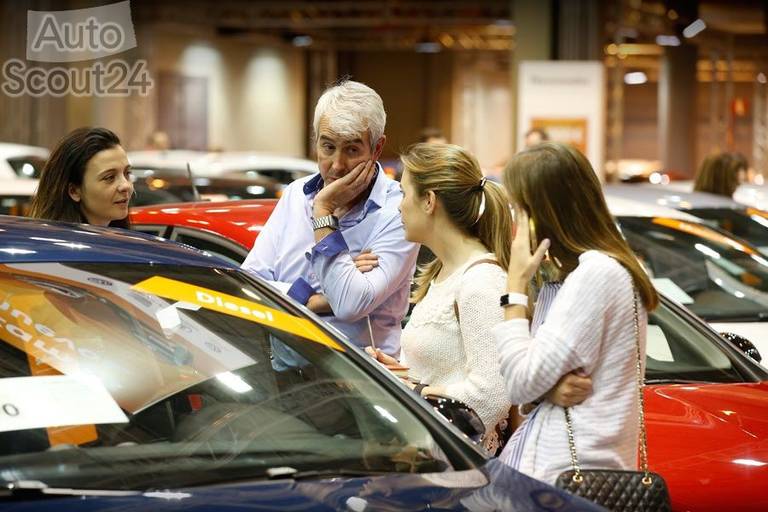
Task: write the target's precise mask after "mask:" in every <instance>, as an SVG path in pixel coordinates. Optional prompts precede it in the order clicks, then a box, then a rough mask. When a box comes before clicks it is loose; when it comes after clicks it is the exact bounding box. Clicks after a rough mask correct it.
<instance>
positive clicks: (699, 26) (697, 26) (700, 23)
mask: <svg viewBox="0 0 768 512" xmlns="http://www.w3.org/2000/svg"><path fill="white" fill-rule="evenodd" d="M705 28H707V24H706V23H704V20H702V19H701V18H699V19H697V20H696V21H694V22H693V23H691V24H690V25H688V26H687V27H685V28H684V29H683V35H684V36H685V37H687V38H688V39H690V38H692V37H695V36H696V34H698V33H699V32H701V31H702V30H704V29H705Z"/></svg>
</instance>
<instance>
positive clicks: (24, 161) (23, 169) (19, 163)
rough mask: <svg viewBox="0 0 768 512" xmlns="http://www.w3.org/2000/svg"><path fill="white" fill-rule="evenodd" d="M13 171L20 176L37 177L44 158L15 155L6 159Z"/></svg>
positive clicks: (43, 164) (41, 168) (43, 163)
mask: <svg viewBox="0 0 768 512" xmlns="http://www.w3.org/2000/svg"><path fill="white" fill-rule="evenodd" d="M8 163H9V164H10V166H11V168H12V169H13V172H15V173H16V174H17V175H18V176H20V177H22V178H39V177H40V173H41V172H42V170H43V166H45V159H44V158H40V157H39V156H15V157H12V158H9V159H8Z"/></svg>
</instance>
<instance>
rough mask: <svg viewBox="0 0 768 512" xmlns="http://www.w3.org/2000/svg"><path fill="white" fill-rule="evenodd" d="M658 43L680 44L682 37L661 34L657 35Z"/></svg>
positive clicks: (661, 44)
mask: <svg viewBox="0 0 768 512" xmlns="http://www.w3.org/2000/svg"><path fill="white" fill-rule="evenodd" d="M656 44H657V45H659V46H680V39H679V38H678V37H677V36H666V35H663V34H660V35H658V36H656Z"/></svg>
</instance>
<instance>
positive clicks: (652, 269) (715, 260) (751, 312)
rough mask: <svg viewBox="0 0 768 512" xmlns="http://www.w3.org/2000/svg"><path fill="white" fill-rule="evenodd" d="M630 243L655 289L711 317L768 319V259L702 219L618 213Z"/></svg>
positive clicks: (735, 319) (732, 319)
mask: <svg viewBox="0 0 768 512" xmlns="http://www.w3.org/2000/svg"><path fill="white" fill-rule="evenodd" d="M619 224H620V225H621V230H622V232H623V233H624V236H625V237H626V239H627V241H628V242H629V245H630V246H631V247H632V249H633V250H634V251H635V253H636V254H637V255H638V257H639V258H640V259H641V260H642V262H643V265H644V266H645V268H646V270H647V271H648V272H649V274H651V276H652V278H653V279H654V284H656V286H657V288H658V289H659V290H660V291H662V292H664V293H666V294H667V295H669V296H670V297H671V298H673V299H675V300H676V301H677V302H680V303H682V304H685V305H686V306H687V307H688V308H690V309H691V311H693V312H694V313H696V314H697V315H699V316H701V317H702V318H704V319H705V320H707V321H760V320H765V319H766V318H768V260H766V257H765V256H763V255H762V254H760V253H759V252H758V251H757V250H755V249H754V248H752V247H750V246H746V245H744V244H743V243H741V242H739V241H737V240H735V239H733V238H730V237H727V236H724V235H722V234H720V233H719V232H717V231H714V230H712V229H710V228H708V227H706V226H703V225H701V224H697V223H692V222H687V221H682V220H677V219H669V218H662V217H620V218H619Z"/></svg>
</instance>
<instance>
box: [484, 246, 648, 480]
mask: <svg viewBox="0 0 768 512" xmlns="http://www.w3.org/2000/svg"><path fill="white" fill-rule="evenodd" d="M632 302H633V291H632V281H631V277H630V274H629V272H627V270H626V269H625V268H624V267H622V266H621V265H620V264H619V263H618V262H617V261H616V260H614V259H613V258H611V257H609V256H607V255H605V254H603V253H600V252H597V251H588V252H585V253H584V254H582V255H581V256H580V257H579V265H578V266H577V267H576V269H575V270H574V271H573V272H571V274H570V275H569V276H568V277H567V278H566V279H565V281H564V282H563V285H562V287H561V288H560V291H559V292H558V294H557V296H556V297H555V299H554V302H552V305H551V308H550V310H549V312H548V314H547V316H546V319H545V320H544V323H543V324H542V325H541V327H540V328H539V329H538V331H537V332H536V336H535V338H531V336H530V331H529V327H528V321H527V320H525V319H516V320H508V321H506V322H503V323H501V324H498V325H496V326H495V327H494V328H493V336H494V338H495V339H496V343H497V346H498V349H499V352H500V354H501V372H502V375H503V376H504V382H505V385H506V389H507V396H508V397H509V399H510V400H511V401H512V402H514V403H528V402H531V401H533V400H536V399H538V398H540V397H541V396H543V395H544V394H545V393H546V392H547V391H548V390H549V389H551V388H552V387H553V386H554V385H555V384H556V383H557V381H558V379H560V377H561V376H563V375H565V374H566V373H568V372H571V371H573V370H575V369H577V368H582V369H584V371H585V372H586V373H587V374H589V375H591V376H592V387H593V394H592V395H591V396H590V397H589V398H587V400H585V401H584V402H583V403H582V404H581V405H578V406H576V407H573V408H571V418H572V421H573V429H574V436H575V439H576V451H577V455H578V457H579V463H580V464H581V467H582V468H583V469H587V468H593V469H597V468H617V469H635V468H636V467H637V446H638V444H637V440H638V429H639V420H638V400H637V373H636V372H637V370H636V364H637V356H636V348H635V330H634V313H633V305H632ZM638 315H639V320H640V322H639V323H640V340H641V350H642V358H641V360H642V363H643V365H644V364H645V336H646V328H647V324H648V316H647V313H646V311H645V309H644V308H643V305H642V302H640V301H638ZM643 368H644V366H643ZM566 432H567V430H566V426H565V415H564V413H563V409H562V408H561V407H558V406H555V405H553V404H551V403H549V402H546V401H545V402H543V403H542V404H541V405H540V406H539V409H538V412H537V414H536V416H535V417H534V418H533V423H532V425H531V430H530V433H529V434H528V436H527V438H526V441H525V445H524V448H523V453H522V458H521V461H520V467H519V469H520V471H522V472H523V473H526V474H528V475H531V476H533V477H534V478H538V479H540V480H544V481H546V482H550V483H553V482H554V481H555V480H556V478H557V475H559V474H560V473H561V472H562V471H564V470H566V469H570V467H571V463H570V455H569V449H568V438H567V433H566Z"/></svg>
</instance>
